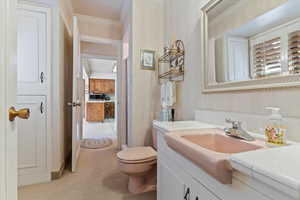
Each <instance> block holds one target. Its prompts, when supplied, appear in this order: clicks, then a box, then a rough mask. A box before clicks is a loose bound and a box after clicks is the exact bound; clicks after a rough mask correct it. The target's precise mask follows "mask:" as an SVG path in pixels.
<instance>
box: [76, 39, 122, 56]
mask: <svg viewBox="0 0 300 200" xmlns="http://www.w3.org/2000/svg"><path fill="white" fill-rule="evenodd" d="M80 45H81V46H80V48H81V54H87V55H93V56H102V57H114V58H117V57H118V49H117V47H116V46H115V45H112V44H97V43H92V42H81V44H80Z"/></svg>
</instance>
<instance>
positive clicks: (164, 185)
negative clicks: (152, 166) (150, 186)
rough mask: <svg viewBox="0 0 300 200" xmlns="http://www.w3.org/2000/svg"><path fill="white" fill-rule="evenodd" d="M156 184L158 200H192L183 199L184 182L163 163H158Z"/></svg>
mask: <svg viewBox="0 0 300 200" xmlns="http://www.w3.org/2000/svg"><path fill="white" fill-rule="evenodd" d="M157 184H158V185H157V198H158V200H192V199H184V193H185V190H186V187H185V184H184V182H183V181H182V180H181V179H180V178H179V177H178V176H176V173H175V172H173V171H172V170H171V169H170V168H169V167H168V166H167V165H166V164H164V163H163V162H158V183H157Z"/></svg>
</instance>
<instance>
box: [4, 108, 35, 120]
mask: <svg viewBox="0 0 300 200" xmlns="http://www.w3.org/2000/svg"><path fill="white" fill-rule="evenodd" d="M8 114H9V121H11V122H12V121H14V120H15V118H16V117H19V118H21V119H28V118H29V117H30V110H29V109H28V108H24V109H21V110H18V111H17V110H16V109H15V107H11V108H10V109H9V110H8Z"/></svg>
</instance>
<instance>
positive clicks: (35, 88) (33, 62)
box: [17, 5, 50, 95]
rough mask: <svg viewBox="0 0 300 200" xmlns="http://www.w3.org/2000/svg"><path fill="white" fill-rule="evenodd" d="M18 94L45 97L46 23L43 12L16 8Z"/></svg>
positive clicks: (22, 6)
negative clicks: (43, 95) (42, 95)
mask: <svg viewBox="0 0 300 200" xmlns="http://www.w3.org/2000/svg"><path fill="white" fill-rule="evenodd" d="M17 16H18V41H17V42H18V69H17V70H18V77H17V80H18V94H19V95H23V94H46V90H45V89H46V85H47V70H46V69H47V65H48V62H49V58H48V53H49V52H48V47H49V45H48V41H49V38H50V37H49V34H48V28H47V27H48V23H49V22H48V21H47V20H48V19H47V12H46V11H45V12H44V11H43V8H37V7H33V6H28V5H20V6H19V8H18V15H17Z"/></svg>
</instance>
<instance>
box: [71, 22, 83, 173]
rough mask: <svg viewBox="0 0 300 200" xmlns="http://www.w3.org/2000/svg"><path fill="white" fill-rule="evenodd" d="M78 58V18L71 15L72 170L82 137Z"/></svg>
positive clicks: (74, 168) (80, 74)
mask: <svg viewBox="0 0 300 200" xmlns="http://www.w3.org/2000/svg"><path fill="white" fill-rule="evenodd" d="M82 71H83V70H82V68H81V58H80V34H79V28H78V19H77V17H73V99H72V103H71V105H72V107H73V110H72V171H73V172H74V171H76V165H77V160H78V157H79V151H80V140H81V138H82V119H83V111H82V106H81V105H82V104H83V103H84V102H83V99H84V80H83V72H82Z"/></svg>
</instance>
